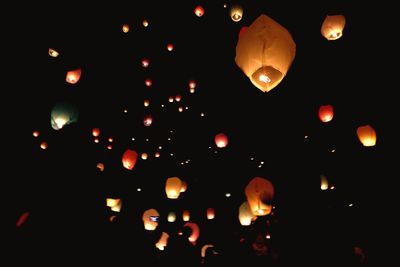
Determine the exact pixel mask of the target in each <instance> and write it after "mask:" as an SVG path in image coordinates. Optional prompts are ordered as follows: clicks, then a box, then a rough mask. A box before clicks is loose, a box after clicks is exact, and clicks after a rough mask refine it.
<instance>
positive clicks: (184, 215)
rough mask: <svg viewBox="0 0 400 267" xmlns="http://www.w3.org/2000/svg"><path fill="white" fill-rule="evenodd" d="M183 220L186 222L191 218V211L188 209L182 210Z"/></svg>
mask: <svg viewBox="0 0 400 267" xmlns="http://www.w3.org/2000/svg"><path fill="white" fill-rule="evenodd" d="M182 220H183V221H184V222H187V221H189V220H190V212H189V211H188V210H184V211H183V212H182Z"/></svg>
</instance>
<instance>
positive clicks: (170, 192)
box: [165, 177, 182, 199]
mask: <svg viewBox="0 0 400 267" xmlns="http://www.w3.org/2000/svg"><path fill="white" fill-rule="evenodd" d="M181 188H182V180H181V179H179V178H178V177H170V178H168V179H167V180H166V182H165V193H166V194H167V198H169V199H177V198H178V197H179V195H180V193H181Z"/></svg>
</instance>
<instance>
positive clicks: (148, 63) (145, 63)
mask: <svg viewBox="0 0 400 267" xmlns="http://www.w3.org/2000/svg"><path fill="white" fill-rule="evenodd" d="M149 65H150V61H149V60H148V59H147V58H144V59H142V67H143V68H147V67H148V66H149Z"/></svg>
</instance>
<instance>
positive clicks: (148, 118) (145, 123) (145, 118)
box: [143, 115, 153, 127]
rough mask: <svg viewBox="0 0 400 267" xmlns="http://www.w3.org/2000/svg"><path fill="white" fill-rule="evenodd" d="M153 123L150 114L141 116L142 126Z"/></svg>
mask: <svg viewBox="0 0 400 267" xmlns="http://www.w3.org/2000/svg"><path fill="white" fill-rule="evenodd" d="M152 123H153V117H152V116H151V115H145V116H144V118H143V124H144V126H147V127H148V126H150V125H151V124H152Z"/></svg>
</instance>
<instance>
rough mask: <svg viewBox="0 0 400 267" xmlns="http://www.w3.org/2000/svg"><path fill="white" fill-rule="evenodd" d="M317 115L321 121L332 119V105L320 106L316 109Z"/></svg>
mask: <svg viewBox="0 0 400 267" xmlns="http://www.w3.org/2000/svg"><path fill="white" fill-rule="evenodd" d="M318 116H319V119H320V120H321V121H322V122H330V121H331V120H332V119H333V107H332V105H323V106H320V107H319V110H318Z"/></svg>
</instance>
